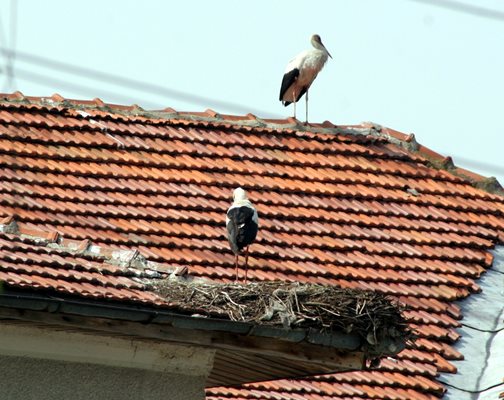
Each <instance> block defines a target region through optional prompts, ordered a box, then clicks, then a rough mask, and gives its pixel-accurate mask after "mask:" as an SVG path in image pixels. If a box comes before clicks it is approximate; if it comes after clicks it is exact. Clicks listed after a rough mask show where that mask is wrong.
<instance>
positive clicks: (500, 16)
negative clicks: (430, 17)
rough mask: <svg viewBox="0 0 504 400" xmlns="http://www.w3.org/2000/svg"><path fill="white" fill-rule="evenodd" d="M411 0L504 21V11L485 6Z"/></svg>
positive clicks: (443, 1) (450, 1)
mask: <svg viewBox="0 0 504 400" xmlns="http://www.w3.org/2000/svg"><path fill="white" fill-rule="evenodd" d="M410 1H415V2H417V3H424V4H429V5H432V6H436V7H440V8H444V9H447V10H451V11H456V12H462V13H464V14H469V15H473V16H476V17H483V18H489V19H494V20H498V21H504V12H503V11H498V10H493V9H490V8H484V7H480V6H475V5H472V4H467V3H461V2H459V1H454V0H410Z"/></svg>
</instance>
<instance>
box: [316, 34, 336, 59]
mask: <svg viewBox="0 0 504 400" xmlns="http://www.w3.org/2000/svg"><path fill="white" fill-rule="evenodd" d="M311 44H312V46H313V47H315V48H316V49H318V50H322V51H325V52H326V53H327V55H328V56H329V57H331V58H332V56H331V53H329V52H328V51H327V49H326V48H325V46H324V44H323V43H322V39H321V38H320V36H319V35H317V34H315V35H313V36H312V37H311Z"/></svg>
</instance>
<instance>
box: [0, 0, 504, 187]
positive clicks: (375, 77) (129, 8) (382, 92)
mask: <svg viewBox="0 0 504 400" xmlns="http://www.w3.org/2000/svg"><path fill="white" fill-rule="evenodd" d="M438 1H439V2H441V1H449V0H438ZM463 1H464V2H465V4H472V5H475V6H478V7H485V8H491V9H494V10H496V11H499V12H501V13H502V14H494V15H493V18H485V17H482V16H475V15H470V14H467V13H463V12H458V11H454V10H450V9H446V8H441V7H438V6H435V5H432V4H429V1H428V0H424V1H420V0H417V1H415V0H353V1H350V0H327V1H306V0H304V1H301V0H277V1H265V0H262V1H261V0H259V1H254V2H250V1H248V2H244V1H243V2H238V1H223V0H220V1H191V0H184V1H177V2H168V1H162V0H158V1H155V0H150V1H138V0H137V1H128V0H107V1H101V0H87V1H81V2H75V1H68V0H46V1H36V0H18V1H17V18H16V20H17V24H16V27H17V30H16V32H17V34H16V37H15V38H14V36H13V35H12V29H11V13H10V11H11V9H12V4H13V1H7V0H2V1H1V2H0V20H1V24H2V26H1V27H0V28H1V30H0V33H1V35H0V42H1V43H0V45H1V46H3V47H7V48H9V47H11V46H12V45H14V48H15V50H17V51H19V52H20V53H19V56H18V57H17V59H16V60H15V63H14V80H13V81H10V82H8V80H7V79H5V74H4V75H3V76H0V83H1V84H2V86H3V87H2V91H3V92H6V91H7V92H12V91H15V90H20V91H22V92H23V93H24V94H25V95H32V96H50V95H52V94H53V93H59V94H61V95H62V96H64V97H68V98H79V99H89V98H94V97H100V98H101V99H102V100H104V101H106V102H113V103H120V104H133V103H137V104H139V105H141V106H144V108H148V109H152V108H164V107H172V108H175V109H176V110H179V111H201V110H205V109H207V108H212V109H214V110H215V111H217V112H222V113H233V114H246V113H248V112H252V113H254V114H256V115H258V116H259V117H268V116H278V117H288V116H290V115H292V107H289V108H284V107H283V106H282V105H281V103H280V102H279V101H278V92H279V89H280V82H281V79H282V75H283V72H284V68H285V66H286V64H287V62H288V61H289V60H290V59H291V58H293V57H294V56H295V55H296V54H298V53H299V52H300V51H302V50H305V49H307V48H309V47H310V44H309V38H310V36H311V34H313V33H319V34H320V36H321V37H322V40H323V42H324V44H325V45H326V47H327V49H328V50H329V51H330V52H331V54H332V56H333V59H332V60H329V62H328V63H327V64H326V67H325V69H324V70H323V71H322V72H321V73H320V74H319V76H318V78H317V80H316V81H315V83H314V84H313V86H312V88H311V90H310V121H312V122H323V121H325V120H329V121H331V122H333V123H335V124H354V123H360V122H363V121H373V122H376V123H379V124H381V125H385V126H388V127H391V128H394V129H397V130H399V131H402V132H405V133H410V132H413V133H415V135H416V137H417V140H418V141H419V142H420V143H422V144H424V145H425V146H428V147H430V148H432V149H434V150H436V151H438V152H440V153H442V154H444V155H451V156H452V157H453V158H454V160H455V163H456V164H459V165H461V166H465V167H466V168H468V169H471V170H473V171H479V172H480V173H482V174H484V175H486V176H497V177H498V179H499V180H500V182H501V183H502V184H504V147H503V144H504V139H503V136H502V134H503V133H502V132H503V131H504V127H503V126H502V125H501V123H502V116H503V105H504V101H503V97H504V78H503V73H504V50H503V43H504V2H502V1H501V0H494V1H491V0H479V1H476V0H472V1H471V0H463ZM501 16H502V18H500V17H501ZM499 18H500V19H499ZM13 38H14V42H15V43H13V42H12V40H13ZM27 54H30V55H37V56H43V57H45V58H47V59H50V60H54V61H59V62H63V63H68V64H73V65H76V66H79V67H82V68H85V69H91V70H95V71H96V70H97V71H102V72H106V73H110V74H112V75H113V76H117V77H126V78H129V79H134V80H137V81H143V82H148V83H150V84H152V85H154V86H157V87H161V88H165V89H170V90H172V91H179V92H182V93H183V94H185V95H186V96H185V97H183V98H182V96H168V94H169V93H170V91H169V90H168V91H165V92H162V91H158V92H157V93H153V92H152V90H150V91H149V90H142V91H140V90H138V89H137V88H132V87H129V86H127V85H117V84H114V83H113V82H111V80H109V83H107V82H104V81H97V80H96V79H89V78H86V77H85V76H82V75H75V74H68V73H65V72H64V71H63V70H61V69H57V68H54V67H53V68H48V67H47V64H46V65H44V64H41V63H40V62H35V61H36V60H33V59H29V58H26V55H27ZM23 55H24V57H23ZM0 66H1V67H2V72H5V61H4V60H3V59H0ZM74 86H79V87H81V86H84V88H78V87H77V88H75V87H74ZM77 89H79V90H77ZM146 89H148V88H146ZM192 96H199V97H203V98H204V99H193V98H192ZM227 104H230V105H234V106H233V107H231V106H227ZM303 115H304V100H302V101H301V102H300V105H299V106H298V117H300V119H302V118H301V117H302V116H303ZM478 164H479V165H478Z"/></svg>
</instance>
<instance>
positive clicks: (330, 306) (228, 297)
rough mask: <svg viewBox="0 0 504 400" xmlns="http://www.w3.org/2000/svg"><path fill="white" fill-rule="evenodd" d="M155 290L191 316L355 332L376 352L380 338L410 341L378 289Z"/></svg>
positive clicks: (256, 286) (397, 310) (191, 286)
mask: <svg viewBox="0 0 504 400" xmlns="http://www.w3.org/2000/svg"><path fill="white" fill-rule="evenodd" d="M156 292H157V293H158V294H160V295H161V296H163V297H164V298H166V299H167V301H168V302H169V303H170V306H171V307H172V308H175V309H176V310H177V311H178V312H182V313H186V314H189V315H197V316H200V317H212V318H224V319H229V320H232V321H240V322H250V323H255V324H259V325H270V326H276V327H283V328H286V329H295V328H301V329H309V328H312V329H315V330H317V331H320V332H327V333H330V332H345V333H354V334H358V335H359V336H361V337H362V338H364V339H365V340H364V342H365V343H366V344H367V346H368V349H367V350H368V352H370V353H374V355H379V354H381V355H383V354H386V353H387V350H386V349H385V350H384V349H383V348H382V347H383V346H381V344H383V343H384V342H386V343H387V345H390V343H391V342H395V343H401V344H402V346H399V347H404V343H405V342H406V341H407V340H410V339H412V334H411V331H410V330H409V328H408V325H407V323H406V321H405V320H404V317H403V315H402V308H401V306H399V304H397V303H393V302H392V301H391V300H390V299H388V298H387V297H386V296H385V295H384V294H382V293H377V292H370V291H363V290H357V289H342V288H338V287H335V286H323V285H317V284H301V283H297V282H296V283H287V282H278V281H275V282H259V283H249V284H246V285H241V284H218V283H201V282H198V283H195V282H193V283H186V282H180V281H165V282H163V283H161V284H159V285H158V286H157V287H156ZM388 353H390V354H392V353H395V351H393V350H390V351H388Z"/></svg>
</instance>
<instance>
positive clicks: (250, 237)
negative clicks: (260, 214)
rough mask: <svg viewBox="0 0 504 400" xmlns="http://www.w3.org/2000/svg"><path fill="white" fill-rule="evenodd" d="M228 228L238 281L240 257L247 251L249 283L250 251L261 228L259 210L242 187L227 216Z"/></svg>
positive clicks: (246, 262)
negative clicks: (250, 246)
mask: <svg viewBox="0 0 504 400" xmlns="http://www.w3.org/2000/svg"><path fill="white" fill-rule="evenodd" d="M226 228H227V233H228V240H229V244H230V245H231V250H232V251H233V253H234V254H235V269H236V281H238V256H239V254H240V253H242V251H243V249H245V282H247V268H248V250H249V245H250V244H251V243H252V242H253V241H254V240H255V238H256V236H257V230H258V228H259V225H258V218H257V210H256V209H255V208H254V206H253V205H252V203H251V202H250V200H249V199H248V198H247V194H246V193H245V190H243V189H242V188H241V187H239V188H236V189H235V190H234V191H233V204H231V207H229V209H228V211H227V214H226Z"/></svg>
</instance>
